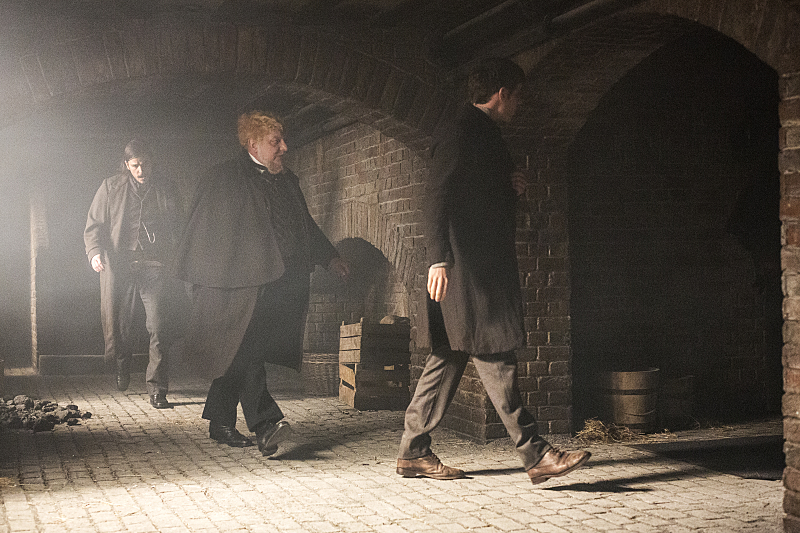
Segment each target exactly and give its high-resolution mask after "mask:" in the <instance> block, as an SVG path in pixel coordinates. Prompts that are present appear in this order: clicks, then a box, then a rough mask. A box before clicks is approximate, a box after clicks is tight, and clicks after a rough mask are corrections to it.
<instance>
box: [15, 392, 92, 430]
mask: <svg viewBox="0 0 800 533" xmlns="http://www.w3.org/2000/svg"><path fill="white" fill-rule="evenodd" d="M91 417H92V413H90V412H88V411H85V412H81V410H80V409H78V406H77V405H73V404H69V405H66V406H61V405H58V404H57V403H55V402H51V401H49V400H37V399H35V398H30V397H28V396H25V395H22V394H21V395H19V396H15V397H14V398H11V399H6V400H5V401H2V400H0V429H27V430H32V431H34V432H39V431H51V430H52V429H53V428H55V427H56V424H67V425H68V426H74V425H75V424H78V423H79V422H80V421H81V420H86V419H89V418H91Z"/></svg>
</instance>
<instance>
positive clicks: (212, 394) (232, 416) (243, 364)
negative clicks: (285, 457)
mask: <svg viewBox="0 0 800 533" xmlns="http://www.w3.org/2000/svg"><path fill="white" fill-rule="evenodd" d="M307 309H308V273H307V272H305V271H290V272H287V273H286V274H284V276H283V277H281V278H280V279H278V280H277V281H275V282H273V283H270V284H268V285H265V286H263V287H261V289H260V290H259V294H258V299H257V300H256V304H255V309H254V310H253V316H252V318H251V319H250V323H249V324H248V326H247V331H246V332H245V334H244V338H243V339H242V343H241V345H240V346H239V349H238V351H237V352H236V355H235V356H234V358H233V360H232V361H231V364H230V366H229V367H228V369H227V370H226V372H225V374H224V375H223V376H222V377H219V378H216V379H214V380H213V381H212V382H211V387H210V388H209V391H208V396H207V398H206V405H205V408H204V409H203V418H205V419H206V420H210V421H212V422H215V423H217V424H221V425H225V426H235V425H236V414H237V412H236V409H237V406H238V404H239V403H241V404H242V412H243V414H244V418H245V422H246V423H247V427H248V429H249V430H250V431H254V430H255V428H256V426H258V425H259V424H260V423H262V422H270V423H275V422H278V421H280V420H281V419H282V418H283V412H282V411H281V409H280V408H279V407H278V404H277V403H276V402H275V400H274V399H273V397H272V395H270V393H269V391H268V390H267V378H266V376H267V373H266V368H265V366H264V364H265V363H266V362H267V361H270V362H278V363H287V361H288V360H289V359H290V358H288V357H287V354H290V353H294V352H302V342H303V328H304V326H305V315H306V311H307Z"/></svg>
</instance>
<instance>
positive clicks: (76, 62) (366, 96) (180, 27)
mask: <svg viewBox="0 0 800 533" xmlns="http://www.w3.org/2000/svg"><path fill="white" fill-rule="evenodd" d="M67 36H68V37H67ZM367 38H368V37H362V41H361V42H348V40H347V36H341V35H337V34H334V33H330V32H328V33H326V32H325V31H323V30H320V29H315V28H305V27H292V26H282V25H274V26H247V25H234V24H215V23H211V22H196V21H192V20H186V21H180V22H172V23H170V22H161V23H145V22H144V21H133V22H127V23H125V24H124V25H123V24H120V25H119V26H118V27H113V26H112V27H107V28H89V27H85V26H83V25H80V24H79V23H77V22H75V23H73V27H62V28H60V31H58V32H57V33H56V34H55V35H53V36H48V37H46V39H47V40H43V41H42V42H37V43H36V44H35V46H34V47H31V48H27V49H21V50H15V54H16V55H14V56H12V57H8V56H6V57H3V58H1V59H2V60H1V61H0V64H2V65H3V66H4V67H5V68H4V72H7V73H8V75H7V76H4V81H3V82H2V83H0V95H1V96H2V98H0V101H2V104H0V124H5V125H7V124H10V123H13V122H15V121H17V120H19V119H20V118H22V117H24V116H26V115H27V114H30V113H32V112H34V111H36V110H37V109H43V108H44V107H45V106H46V104H48V103H50V102H53V101H55V100H56V99H61V98H69V97H71V96H74V95H80V94H81V93H86V92H91V91H94V90H98V89H102V88H103V87H109V88H116V87H120V86H121V87H123V88H124V86H125V84H126V83H130V82H136V81H139V82H141V81H142V80H147V79H163V78H169V77H182V76H190V77H202V78H212V79H213V78H222V79H224V78H231V77H241V78H251V79H259V80H260V82H259V83H260V84H261V85H262V86H265V87H266V86H269V85H273V84H280V85H283V86H285V87H286V88H287V89H289V90H291V91H296V92H297V93H298V94H300V95H302V96H303V97H305V98H306V99H307V100H309V101H311V102H315V103H318V104H320V105H324V106H326V107H328V108H330V109H331V110H332V111H334V112H335V113H337V114H340V115H345V116H349V117H351V118H353V119H356V120H358V121H360V122H363V123H366V124H372V125H373V126H374V127H375V128H377V129H379V130H381V131H382V132H384V133H385V134H386V135H389V136H391V137H394V138H397V139H399V140H401V141H403V142H406V143H408V144H409V145H412V146H415V145H420V146H421V145H423V144H424V138H425V133H424V132H429V131H430V130H431V129H432V128H433V127H434V126H435V124H436V123H437V122H438V120H439V118H440V116H441V112H442V109H443V108H444V107H445V106H446V104H447V100H448V98H449V91H448V90H447V89H443V88H442V87H440V84H439V81H438V80H437V78H436V77H435V75H433V74H432V73H431V72H425V69H424V67H423V68H420V67H419V65H417V64H416V63H415V62H414V61H405V62H404V61H397V60H394V59H392V57H391V54H392V51H391V43H387V44H383V45H382V44H369V45H367V44H365V42H366V41H367ZM384 48H385V49H386V50H384ZM418 53H419V54H420V56H421V55H422V52H421V51H418Z"/></svg>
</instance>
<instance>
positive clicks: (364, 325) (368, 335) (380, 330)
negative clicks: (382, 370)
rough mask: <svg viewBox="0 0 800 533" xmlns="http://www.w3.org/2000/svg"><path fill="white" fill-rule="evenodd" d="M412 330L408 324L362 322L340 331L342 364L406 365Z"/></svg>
mask: <svg viewBox="0 0 800 533" xmlns="http://www.w3.org/2000/svg"><path fill="white" fill-rule="evenodd" d="M410 341H411V327H410V325H409V324H408V323H405V324H375V323H371V322H366V321H365V320H364V319H361V322H358V323H356V324H342V326H341V328H340V329H339V362H340V363H376V364H380V365H386V364H388V365H391V364H406V363H408V362H409V360H410V358H411V356H410V353H409V343H410Z"/></svg>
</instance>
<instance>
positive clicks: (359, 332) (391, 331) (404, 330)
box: [339, 320, 411, 338]
mask: <svg viewBox="0 0 800 533" xmlns="http://www.w3.org/2000/svg"><path fill="white" fill-rule="evenodd" d="M410 335H411V326H410V324H374V323H372V322H365V321H363V320H362V321H361V322H357V323H355V324H342V326H341V327H340V328H339V337H340V338H346V337H359V336H364V337H405V338H409V336H410Z"/></svg>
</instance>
